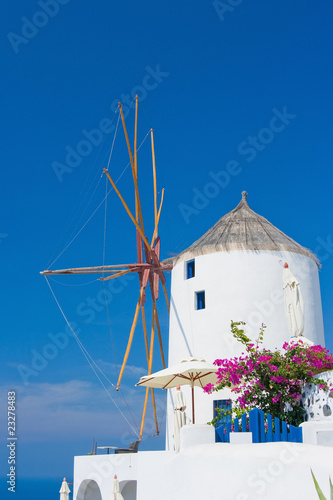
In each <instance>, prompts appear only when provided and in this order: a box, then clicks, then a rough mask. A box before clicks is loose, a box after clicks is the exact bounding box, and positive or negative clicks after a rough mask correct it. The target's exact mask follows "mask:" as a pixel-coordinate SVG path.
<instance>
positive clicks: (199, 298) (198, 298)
mask: <svg viewBox="0 0 333 500" xmlns="http://www.w3.org/2000/svg"><path fill="white" fill-rule="evenodd" d="M205 307H206V300H205V291H204V290H203V291H201V292H195V308H196V310H199V309H205Z"/></svg>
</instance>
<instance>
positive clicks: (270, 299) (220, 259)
mask: <svg viewBox="0 0 333 500" xmlns="http://www.w3.org/2000/svg"><path fill="white" fill-rule="evenodd" d="M279 261H281V262H279ZM284 262H287V263H288V265H289V267H290V269H291V270H292V272H293V273H294V274H295V276H296V278H297V279H298V281H299V283H300V287H301V291H302V295H303V299H304V308H305V329H304V334H303V335H304V336H305V337H307V338H308V339H310V340H312V341H313V342H314V343H315V344H321V345H324V343H325V341H324V330H323V318H322V308H321V297H320V287H319V277H318V268H317V265H316V263H315V262H314V261H313V260H312V259H310V258H309V257H306V256H304V255H301V254H296V253H291V252H281V253H280V252H270V251H260V252H259V251H258V252H257V251H233V252H219V253H213V254H209V255H203V256H199V257H196V258H195V277H194V278H191V279H185V266H186V263H185V262H180V263H178V264H177V265H176V266H175V267H174V269H173V271H172V283H171V312H170V333H169V366H171V365H173V364H176V363H178V362H179V361H180V360H181V359H183V358H186V357H188V356H190V355H194V356H198V357H202V358H204V359H206V361H214V360H215V359H216V358H230V357H233V356H238V355H239V354H241V353H242V346H241V345H240V344H239V343H237V342H236V341H235V340H234V339H233V337H232V335H231V333H230V322H231V320H233V321H240V320H243V321H245V322H246V323H247V326H246V332H247V333H248V335H249V336H250V337H251V338H253V339H255V338H256V337H257V335H258V332H259V328H260V325H261V323H265V324H266V325H267V329H266V332H265V342H264V345H265V346H266V347H268V348H271V349H274V348H281V347H282V344H283V343H284V342H285V341H287V340H289V338H290V335H289V331H288V324H287V319H286V315H285V310H284V301H283V287H282V286H283V285H282V271H283V264H284ZM201 290H205V292H206V308H205V309H204V310H199V311H197V310H195V292H196V291H201ZM183 390H184V392H185V395H186V399H187V403H188V407H189V408H188V410H189V411H188V413H189V414H191V409H190V402H191V397H190V391H189V389H188V388H186V387H184V388H183ZM168 392H169V394H168V426H167V427H168V428H167V449H172V443H171V442H172V434H173V408H172V392H171V391H168ZM195 396H196V403H195V407H196V422H197V423H206V422H207V421H208V420H211V418H212V407H213V403H212V401H213V399H224V398H225V397H226V396H225V395H223V396H222V395H218V394H217V393H215V394H213V395H212V396H207V395H206V394H203V393H202V391H201V390H200V389H196V391H195ZM169 446H170V448H169Z"/></svg>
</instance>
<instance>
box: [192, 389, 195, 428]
mask: <svg viewBox="0 0 333 500" xmlns="http://www.w3.org/2000/svg"><path fill="white" fill-rule="evenodd" d="M192 422H193V423H195V421H194V385H192Z"/></svg>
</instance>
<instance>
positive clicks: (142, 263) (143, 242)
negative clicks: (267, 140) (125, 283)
mask: <svg viewBox="0 0 333 500" xmlns="http://www.w3.org/2000/svg"><path fill="white" fill-rule="evenodd" d="M119 111H120V116H121V121H122V125H123V130H124V134H125V139H126V144H127V149H128V154H129V158H130V165H131V170H132V177H133V183H134V191H135V214H132V212H131V210H130V209H129V207H128V205H127V203H126V201H125V199H124V198H123V196H122V195H121V193H120V191H119V190H118V188H117V186H116V183H115V182H114V180H113V179H112V177H111V174H110V172H109V171H108V169H106V168H104V169H103V172H104V173H105V175H106V176H107V178H108V180H109V181H110V183H111V185H112V187H113V189H114V190H115V192H116V193H117V195H118V197H119V199H120V200H121V202H122V204H123V206H124V208H125V210H126V212H127V214H128V216H129V217H130V219H131V221H132V222H133V224H134V226H135V229H136V248H137V262H136V263H134V264H121V265H103V266H95V267H81V268H70V269H58V270H46V271H42V272H41V274H42V275H44V276H54V275H69V274H94V273H96V274H102V276H101V277H100V278H99V279H100V280H101V281H107V280H111V279H116V278H118V277H120V276H123V275H125V274H128V273H137V274H138V278H139V286H140V291H139V298H138V301H137V304H136V308H135V312H134V318H133V322H132V326H131V329H130V333H129V338H128V343H127V347H126V351H125V354H124V358H123V362H122V366H121V369H120V372H119V376H118V381H117V386H116V389H117V390H119V387H120V383H121V380H122V377H123V374H124V370H125V366H126V363H127V360H128V356H129V353H130V349H131V345H132V341H133V336H134V332H135V329H136V326H137V323H138V318H139V314H140V312H141V316H142V326H143V332H144V341H145V348H146V356H147V365H148V374H150V373H151V370H152V363H153V351H154V342H155V333H156V331H157V334H158V340H159V346H160V351H161V359H162V364H163V368H165V359H164V353H163V345H162V335H161V328H160V322H159V318H158V312H157V305H156V301H157V300H158V298H159V291H160V283H161V285H162V288H163V293H164V296H165V300H166V303H167V307H168V311H169V312H170V305H169V299H168V294H167V290H166V286H165V283H166V278H165V275H164V272H165V271H169V270H171V269H172V263H170V262H165V263H163V262H161V261H160V248H161V240H160V237H159V235H158V225H159V220H160V215H161V210H162V205H163V197H164V190H162V194H161V200H160V204H159V207H158V202H157V188H156V166H155V150H154V134H153V130H152V129H151V130H150V136H151V152H152V166H153V182H154V188H153V189H154V231H153V234H152V238H151V240H150V241H149V239H148V237H147V235H146V233H145V229H144V222H143V215H142V209H141V201H140V194H139V187H138V158H137V152H138V148H137V128H138V127H137V123H138V96H136V98H135V126H134V147H133V152H132V149H131V145H130V141H129V137H128V133H127V128H126V123H125V117H124V113H123V109H122V105H121V103H119ZM105 275H108V276H105ZM147 290H148V292H150V296H151V300H152V321H151V332H150V340H149V339H148V330H147V321H146V313H145V303H146V295H147ZM150 391H151V397H152V403H153V409H154V418H155V426H156V433H157V434H158V433H159V430H158V422H157V415H156V405H155V397H154V389H153V388H151V389H150ZM148 395H149V388H148V387H147V388H146V395H145V402H144V408H143V414H142V421H141V428H140V435H139V439H140V440H141V439H142V434H143V427H144V421H145V415H146V409H147V403H148Z"/></svg>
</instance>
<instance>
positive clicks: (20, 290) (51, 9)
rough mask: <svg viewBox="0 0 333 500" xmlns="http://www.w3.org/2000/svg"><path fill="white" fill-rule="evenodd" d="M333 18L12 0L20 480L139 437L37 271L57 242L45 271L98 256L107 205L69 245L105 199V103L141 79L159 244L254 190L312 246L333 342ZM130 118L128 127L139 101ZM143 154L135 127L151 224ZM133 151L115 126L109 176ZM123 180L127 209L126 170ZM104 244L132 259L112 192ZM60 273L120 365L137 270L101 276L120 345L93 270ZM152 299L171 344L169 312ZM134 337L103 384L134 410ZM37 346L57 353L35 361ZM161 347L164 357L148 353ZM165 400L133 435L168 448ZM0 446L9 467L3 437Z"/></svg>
mask: <svg viewBox="0 0 333 500" xmlns="http://www.w3.org/2000/svg"><path fill="white" fill-rule="evenodd" d="M223 4H224V6H223ZM226 6H227V7H226ZM332 20H333V6H332V4H331V2H330V1H329V0H322V1H321V2H320V3H317V2H314V1H308V0H303V1H300V0H295V1H293V2H292V4H290V2H287V1H286V0H279V1H275V0H273V1H271V2H265V1H264V0H256V1H252V2H249V1H247V0H243V1H242V0H239V1H238V2H236V1H231V0H230V1H228V0H226V2H211V1H210V2H204V1H198V2H193V1H191V2H190V1H187V0H184V1H182V2H170V1H169V2H166V1H164V0H160V1H159V2H153V1H144V2H135V1H129V0H124V1H123V2H107V1H106V0H97V1H95V2H87V1H82V2H80V3H79V2H77V1H75V0H70V1H69V0H68V1H67V0H62V1H61V2H60V0H58V3H54V1H52V2H50V3H47V2H46V1H45V2H43V0H42V1H41V2H36V1H31V0H27V1H26V2H25V3H24V6H23V5H22V4H21V3H17V2H12V3H11V4H10V5H7V7H6V11H5V12H3V15H2V19H1V40H2V43H1V48H0V50H1V60H2V67H3V71H2V79H1V80H2V81H1V85H2V93H1V95H2V105H1V109H2V112H1V117H0V120H1V123H2V168H1V177H2V179H1V183H0V190H1V196H0V200H1V201H0V202H1V214H2V218H1V225H0V255H1V267H2V269H1V275H2V287H1V290H2V292H1V293H2V300H1V304H2V314H1V316H2V326H1V331H2V349H1V354H0V356H1V358H0V359H1V366H2V367H3V368H2V370H1V381H0V385H1V416H0V422H1V429H6V415H5V407H4V402H5V398H6V394H7V391H8V390H12V389H15V390H17V393H18V418H19V420H18V437H19V458H20V461H19V474H20V475H21V476H22V477H29V476H37V475H38V476H40V475H41V476H45V477H47V476H57V475H59V477H62V476H63V475H66V476H67V477H70V475H71V473H72V467H73V456H74V455H79V454H85V453H88V452H89V451H90V448H91V444H92V439H93V438H94V437H95V438H96V440H97V441H98V443H99V444H100V445H115V446H117V445H125V444H129V442H130V441H132V440H133V439H134V436H133V430H132V429H131V427H130V426H129V424H128V422H126V421H125V420H124V419H123V417H122V416H121V415H120V413H119V412H118V410H117V409H116V407H115V406H114V404H113V403H112V401H110V399H109V398H108V397H107V395H106V393H105V391H104V390H103V388H102V387H101V386H100V385H99V383H98V381H97V379H96V377H95V375H94V374H93V372H92V371H91V368H90V367H89V365H88V364H87V362H86V360H85V358H84V356H83V355H82V353H81V351H80V349H79V347H78V345H77V343H76V342H75V340H74V339H73V337H72V336H70V335H69V334H68V333H67V332H66V330H65V326H66V325H65V321H64V318H63V317H62V315H61V313H60V312H59V309H58V307H57V305H56V303H55V301H54V299H53V297H52V295H51V293H50V290H49V288H48V286H47V284H46V282H45V279H44V278H43V277H42V276H40V275H39V271H41V270H43V269H46V268H48V266H49V265H50V264H51V263H53V261H54V260H55V259H56V258H57V257H59V258H58V259H57V260H56V262H54V263H53V264H52V267H53V268H60V267H71V266H84V265H98V264H101V263H102V261H103V238H104V208H105V207H104V204H102V205H101V208H100V209H99V210H98V211H97V212H96V214H95V215H94V217H93V218H92V219H91V221H90V222H89V223H88V224H87V225H86V226H85V228H84V229H83V230H82V232H80V234H79V236H78V237H77V238H76V239H75V240H74V242H73V243H72V244H71V245H70V246H69V247H68V249H67V250H66V251H65V252H63V253H61V252H62V251H63V250H64V248H65V247H66V245H67V243H68V242H69V241H71V239H72V238H73V236H74V235H75V234H76V233H77V232H78V230H79V229H80V228H81V227H82V226H83V225H84V224H85V222H86V221H87V220H88V218H89V217H90V216H91V214H92V213H93V212H94V211H95V209H96V208H97V206H98V205H99V204H100V202H101V201H102V200H103V197H104V195H105V189H106V184H105V178H104V177H102V178H101V172H102V169H103V167H104V166H106V161H107V159H106V158H107V156H106V155H107V152H108V150H109V149H110V147H111V143H112V139H113V133H112V134H106V133H105V131H106V127H107V126H108V124H109V121H110V120H112V119H114V116H115V113H114V111H115V103H116V102H117V101H118V100H119V99H122V100H123V101H125V103H126V101H128V99H129V100H131V99H132V97H133V96H134V95H135V93H136V92H138V94H139V97H140V108H139V113H140V115H139V142H141V141H142V140H143V139H144V138H145V136H146V134H147V132H148V131H149V129H150V127H153V128H154V133H155V148H156V162H157V169H158V190H159V193H160V191H161V189H162V188H165V202H164V207H163V213H162V218H161V224H160V234H161V237H162V255H163V257H168V256H169V255H172V254H174V253H177V252H179V251H180V250H182V249H184V248H186V247H187V246H189V245H190V244H191V243H192V242H193V241H194V240H196V239H197V238H198V237H199V236H201V235H202V234H203V232H205V231H206V230H207V229H208V228H210V227H211V226H212V225H213V224H214V223H215V222H216V221H217V220H218V219H219V218H220V217H221V216H222V215H224V214H225V213H227V212H229V211H230V210H232V209H233V208H234V207H235V206H236V205H237V203H238V202H239V201H240V198H241V191H242V190H246V191H247V192H248V193H249V194H248V202H249V204H250V206H251V208H253V209H254V210H255V211H256V212H258V213H259V214H261V215H263V216H264V217H266V218H267V219H268V220H269V221H271V222H272V223H273V224H274V225H276V226H277V227H279V228H280V229H281V230H282V231H284V232H285V233H286V234H288V235H289V236H291V237H292V238H294V239H295V240H296V241H298V242H299V243H301V244H302V245H304V246H305V247H308V248H310V249H311V250H313V251H315V252H317V253H318V256H319V258H320V260H321V262H322V269H321V270H320V282H321V292H322V302H323V314H324V324H325V334H326V342H327V346H328V347H329V348H330V349H331V350H333V334H332V327H331V324H332V321H333V314H332V308H331V307H330V304H331V303H332V299H333V297H332V287H331V286H330V285H331V282H332V279H333V258H332V254H333V244H332V242H333V239H332V238H333V236H332V226H331V213H332V201H331V200H332V195H331V191H332V183H331V177H332V176H331V161H332V160H331V158H332V153H333V151H332V134H333V127H332V120H331V117H332V87H333V82H332V80H333V72H332V57H331V48H332V42H333V34H332V29H331V27H332ZM116 119H117V118H115V121H113V124H115V123H116ZM108 120H109V121H108ZM128 120H129V127H130V130H131V135H133V134H132V125H133V112H132V113H130V114H129V117H128ZM87 141H88V143H87ZM89 141H90V142H89ZM87 144H88V145H87ZM73 151H74V153H73ZM149 156H150V151H149V144H148V142H147V141H145V142H144V144H143V146H142V148H141V150H140V153H139V168H140V176H141V177H140V191H141V193H142V200H143V210H144V214H145V220H146V224H147V232H148V233H151V231H152V222H153V209H152V178H151V170H150V163H149ZM127 161H128V160H127V151H126V145H125V142H124V139H123V134H122V130H120V133H119V134H118V136H117V140H116V143H115V148H114V152H113V156H112V162H111V168H112V172H113V174H114V177H115V178H118V177H119V176H120V175H121V174H122V173H123V171H124V169H125V167H126V166H127ZM217 178H218V179H219V180H220V184H216V179H217ZM214 182H215V183H214ZM212 183H213V185H214V186H215V187H213V186H212ZM118 186H119V189H120V190H121V192H122V193H123V194H124V196H125V197H126V199H127V200H131V201H130V204H131V206H132V207H133V190H132V184H131V177H130V170H129V169H128V168H127V169H126V170H125V171H124V173H123V174H122V177H121V179H120V180H119V184H118ZM105 251H106V262H107V263H121V262H134V261H135V257H136V251H135V232H134V230H133V227H132V225H131V222H130V221H129V220H128V217H127V215H126V214H125V212H124V210H123V209H122V207H121V205H120V203H119V201H118V200H117V199H116V197H115V196H114V195H110V196H109V198H108V206H107V231H106V246H105ZM57 281H59V282H55V281H52V282H51V285H52V288H53V289H54V292H55V294H56V296H57V298H58V300H59V301H60V304H61V306H62V307H63V310H64V312H65V314H66V316H67V317H68V319H69V320H70V321H72V322H74V323H75V324H76V329H77V331H78V334H79V338H80V339H81V341H82V343H83V344H84V346H85V347H86V348H87V350H88V351H89V353H90V354H91V356H92V357H93V358H94V360H95V361H96V362H97V363H98V364H99V365H100V367H101V368H102V369H103V371H104V372H105V373H106V374H107V376H108V378H109V379H110V380H111V381H112V382H113V383H115V382H116V368H115V365H114V360H115V359H116V362H117V365H118V366H119V364H120V362H121V359H122V355H123V352H124V349H125V346H126V341H127V336H128V331H129V328H130V324H131V320H132V317H133V313H134V307H135V303H136V300H137V296H138V285H137V282H136V280H123V281H122V282H120V284H118V285H114V288H112V289H109V292H110V294H109V313H110V318H111V332H112V339H113V342H114V348H112V342H111V334H110V328H109V324H108V317H107V310H106V307H105V305H104V306H101V303H100V302H99V298H100V297H101V294H102V293H103V292H102V291H101V290H102V287H101V284H100V283H99V282H93V283H91V281H92V280H91V279H89V277H88V279H87V278H86V277H83V278H82V279H79V278H78V279H76V280H70V279H67V280H66V279H59V280H57ZM88 282H90V283H89V284H87V283H88ZM74 285H75V286H74ZM160 302H161V304H160V312H161V323H162V329H163V338H164V344H165V347H166V345H167V327H168V318H167V314H166V308H165V305H164V304H163V301H162V300H161V301H160ZM234 319H235V318H234ZM140 335H141V331H140V329H139V330H138V332H137V335H136V337H135V340H134V344H133V350H132V352H131V356H130V359H129V369H128V370H127V371H126V374H125V377H124V384H123V390H122V394H120V393H115V392H114V391H113V392H111V395H112V397H113V398H114V399H115V401H116V403H117V405H118V406H119V407H120V409H121V410H122V411H123V412H125V413H126V415H129V410H128V407H127V405H128V406H129V407H130V408H131V412H132V414H133V417H134V421H135V422H136V424H138V423H139V422H140V413H141V407H142V402H143V395H144V390H142V389H140V388H134V384H135V382H136V381H137V380H138V378H139V377H140V375H141V374H144V373H145V370H146V368H145V354H144V349H143V342H142V338H141V337H140ZM56 342H58V347H57V344H56ZM50 344H52V345H53V351H52V347H51V348H49V347H46V346H49V345H50ZM55 345H56V347H54V346H55ZM45 349H49V351H47V352H48V353H49V354H48V355H49V359H47V360H46V361H45V358H44V361H43V360H41V356H42V353H43V352H44V351H43V350H45ZM50 349H51V350H50ZM222 354H223V353H221V354H220V355H222ZM217 355H218V353H217ZM155 359H156V364H155V365H154V366H155V368H156V369H158V368H160V367H161V365H160V362H159V358H158V352H157V351H156V356H155ZM23 365H24V366H25V367H28V369H31V372H30V371H28V372H26V371H24V369H22V366H23ZM20 367H21V368H20ZM36 367H37V368H36ZM33 371H34V373H32V372H33ZM22 373H23V375H22ZM123 395H124V396H125V399H124V398H123ZM158 412H159V417H160V420H161V436H160V437H159V438H152V437H151V436H152V434H153V433H154V430H153V425H152V423H151V421H150V420H149V421H148V425H147V430H146V433H145V438H144V440H143V442H142V449H147V448H158V447H160V448H161V447H163V444H164V436H163V418H164V416H165V415H164V412H165V408H164V399H163V395H161V394H159V395H158ZM129 419H130V421H131V425H133V426H134V427H135V423H133V424H132V417H131V416H130V417H129ZM4 435H5V434H4V433H3V432H2V439H3V436H4ZM0 460H1V470H6V467H7V464H6V451H5V452H4V447H3V446H2V450H1V454H0Z"/></svg>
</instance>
